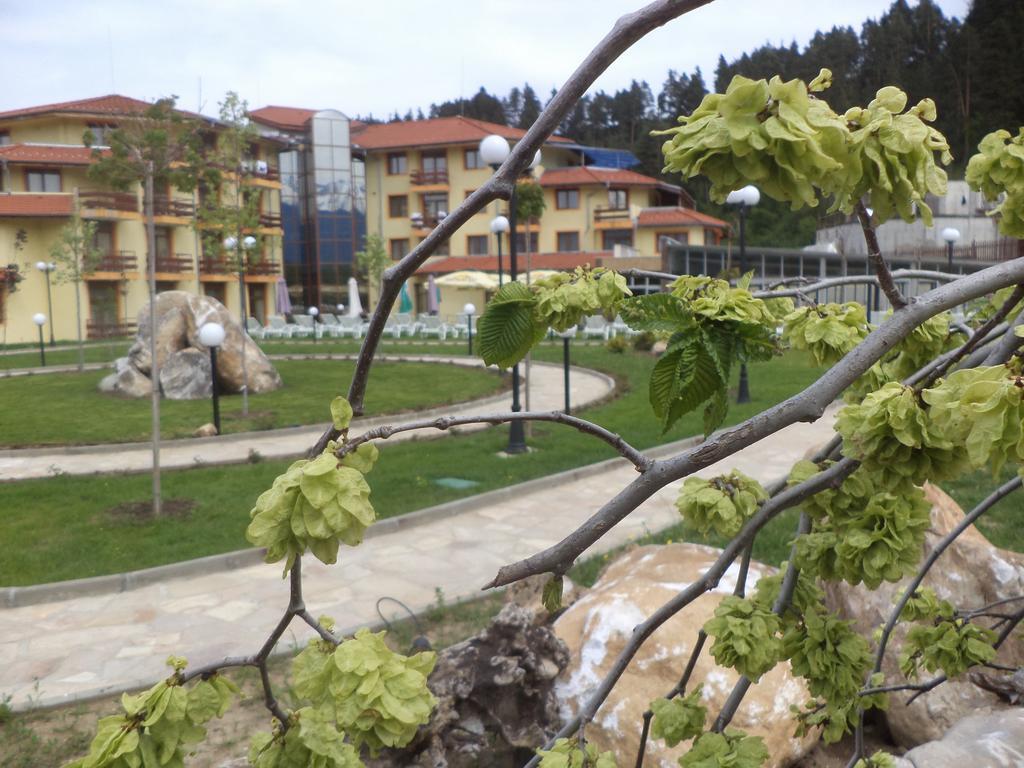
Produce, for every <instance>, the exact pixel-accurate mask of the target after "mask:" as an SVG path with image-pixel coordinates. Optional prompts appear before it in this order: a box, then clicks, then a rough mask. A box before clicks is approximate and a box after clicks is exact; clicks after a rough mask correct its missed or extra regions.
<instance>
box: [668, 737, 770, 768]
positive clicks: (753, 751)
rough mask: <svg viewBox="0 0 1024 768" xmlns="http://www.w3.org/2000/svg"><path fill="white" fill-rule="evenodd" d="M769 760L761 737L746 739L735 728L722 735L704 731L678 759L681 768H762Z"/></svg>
mask: <svg viewBox="0 0 1024 768" xmlns="http://www.w3.org/2000/svg"><path fill="white" fill-rule="evenodd" d="M768 757H769V754H768V748H767V747H766V746H765V745H764V741H763V740H762V739H761V737H760V736H748V735H747V734H745V733H743V731H738V730H736V729H735V728H726V729H725V730H724V731H723V732H722V733H716V732H715V731H707V732H705V733H702V734H701V735H700V736H698V737H697V739H696V741H694V742H693V746H692V747H690V751H689V752H687V753H686V754H685V755H683V756H682V757H681V758H679V765H680V767H681V768H761V766H762V765H764V764H765V762H767V760H768Z"/></svg>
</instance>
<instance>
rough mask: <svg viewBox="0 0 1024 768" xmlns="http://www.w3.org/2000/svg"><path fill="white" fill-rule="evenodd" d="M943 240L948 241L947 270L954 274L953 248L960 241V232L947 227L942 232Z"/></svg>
mask: <svg viewBox="0 0 1024 768" xmlns="http://www.w3.org/2000/svg"><path fill="white" fill-rule="evenodd" d="M942 239H943V240H945V241H946V256H947V269H948V270H949V273H950V274H952V273H953V246H954V245H955V244H956V242H957V240H959V239H960V230H959V229H954V228H953V227H946V228H945V229H944V230H942Z"/></svg>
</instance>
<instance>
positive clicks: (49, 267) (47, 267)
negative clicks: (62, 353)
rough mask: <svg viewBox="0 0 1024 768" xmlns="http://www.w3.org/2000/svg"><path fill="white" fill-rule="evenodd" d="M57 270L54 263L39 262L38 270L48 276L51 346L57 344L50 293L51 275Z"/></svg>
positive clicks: (47, 292)
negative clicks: (54, 336)
mask: <svg viewBox="0 0 1024 768" xmlns="http://www.w3.org/2000/svg"><path fill="white" fill-rule="evenodd" d="M56 268H57V265H56V264H54V263H53V262H52V261H37V262H36V269H38V270H39V271H40V272H42V273H43V274H44V275H46V311H47V312H49V313H50V346H51V347H52V346H54V344H56V342H55V341H54V339H53V295H52V294H51V293H50V273H51V272H53V270H55V269H56Z"/></svg>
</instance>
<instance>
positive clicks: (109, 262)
mask: <svg viewBox="0 0 1024 768" xmlns="http://www.w3.org/2000/svg"><path fill="white" fill-rule="evenodd" d="M138 268H139V267H138V260H137V259H136V258H135V251H116V252H112V253H104V254H103V255H101V256H100V258H99V260H98V261H96V262H95V263H94V264H91V265H90V268H89V269H88V270H86V271H87V273H89V274H91V273H94V272H119V273H121V274H124V273H125V272H135V271H137V270H138Z"/></svg>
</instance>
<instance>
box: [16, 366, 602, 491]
mask: <svg viewBox="0 0 1024 768" xmlns="http://www.w3.org/2000/svg"><path fill="white" fill-rule="evenodd" d="M274 357H275V359H296V360H307V359H324V360H328V359H334V360H339V359H348V358H351V357H352V356H350V355H279V356H274ZM377 359H378V360H380V361H388V362H394V361H407V362H432V363H439V364H445V365H462V366H471V367H483V363H482V362H481V361H480V360H478V359H475V358H470V357H440V356H431V355H380V356H378V357H377ZM562 376H563V372H562V366H560V365H555V364H552V363H540V362H534V363H532V365H531V378H532V382H531V384H530V397H531V401H530V407H531V408H532V409H533V410H537V411H546V410H561V409H562V407H563V405H564V389H563V386H564V385H563V379H562ZM614 388H615V382H614V380H613V379H612V378H611V377H610V376H606V375H605V374H603V373H598V372H597V371H593V370H590V369H588V368H576V367H572V368H571V374H570V377H569V392H570V402H571V405H572V407H573V408H574V409H575V408H582V407H584V406H586V405H588V404H590V403H593V402H595V401H597V400H600V399H602V398H604V397H607V396H608V395H609V394H611V393H612V391H613V390H614ZM523 396H524V397H525V393H523ZM509 408H510V394H509V393H507V392H502V393H501V394H499V395H495V396H491V397H487V398H482V399H480V400H473V401H470V402H466V403H459V404H454V405H446V406H442V407H439V408H435V409H432V410H429V411H418V412H415V413H406V414H397V415H392V416H387V415H384V416H377V417H373V418H365V419H355V420H354V421H353V422H352V431H353V433H354V434H358V433H359V432H363V431H365V430H367V429H371V428H373V427H376V426H380V425H382V424H401V423H402V422H403V421H408V420H410V419H412V418H417V419H419V418H424V417H429V416H431V415H433V414H436V415H438V416H441V415H451V416H470V415H473V414H483V413H488V412H494V411H501V410H509ZM326 409H327V404H326V403H324V410H325V411H326ZM326 426H327V425H326V424H312V425H307V426H303V427H289V428H287V429H274V430H266V431H263V432H242V433H239V434H235V435H224V436H222V437H207V438H191V439H185V440H167V441H164V442H163V443H162V445H161V449H160V467H161V468H162V469H182V468H187V467H195V466H199V465H207V464H238V463H242V462H245V461H248V460H249V456H250V452H251V451H256V452H257V453H259V454H260V455H261V456H263V458H267V459H272V458H273V459H276V458H288V457H291V456H299V455H301V454H303V453H305V452H306V451H307V450H308V449H309V448H310V447H311V446H312V445H313V444H314V443H315V442H316V440H317V438H319V437H320V435H321V434H323V431H324V429H325V428H326ZM482 428H484V427H483V425H480V426H476V425H474V426H468V427H461V428H459V430H452V431H468V430H473V429H482ZM444 434H445V433H443V432H418V433H416V432H402V433H399V434H397V435H395V436H394V437H392V438H391V440H392V441H397V440H405V439H409V438H410V437H413V436H417V435H418V436H419V437H420V439H422V438H423V437H425V436H426V437H431V436H442V435H444ZM151 467H152V449H151V448H150V444H149V443H122V444H114V445H84V446H74V447H68V448H58V447H52V448H20V449H4V450H0V481H4V480H26V479H29V478H38V477H49V476H52V475H57V474H69V475H88V474H95V473H102V472H148V471H149V470H150V468H151Z"/></svg>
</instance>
